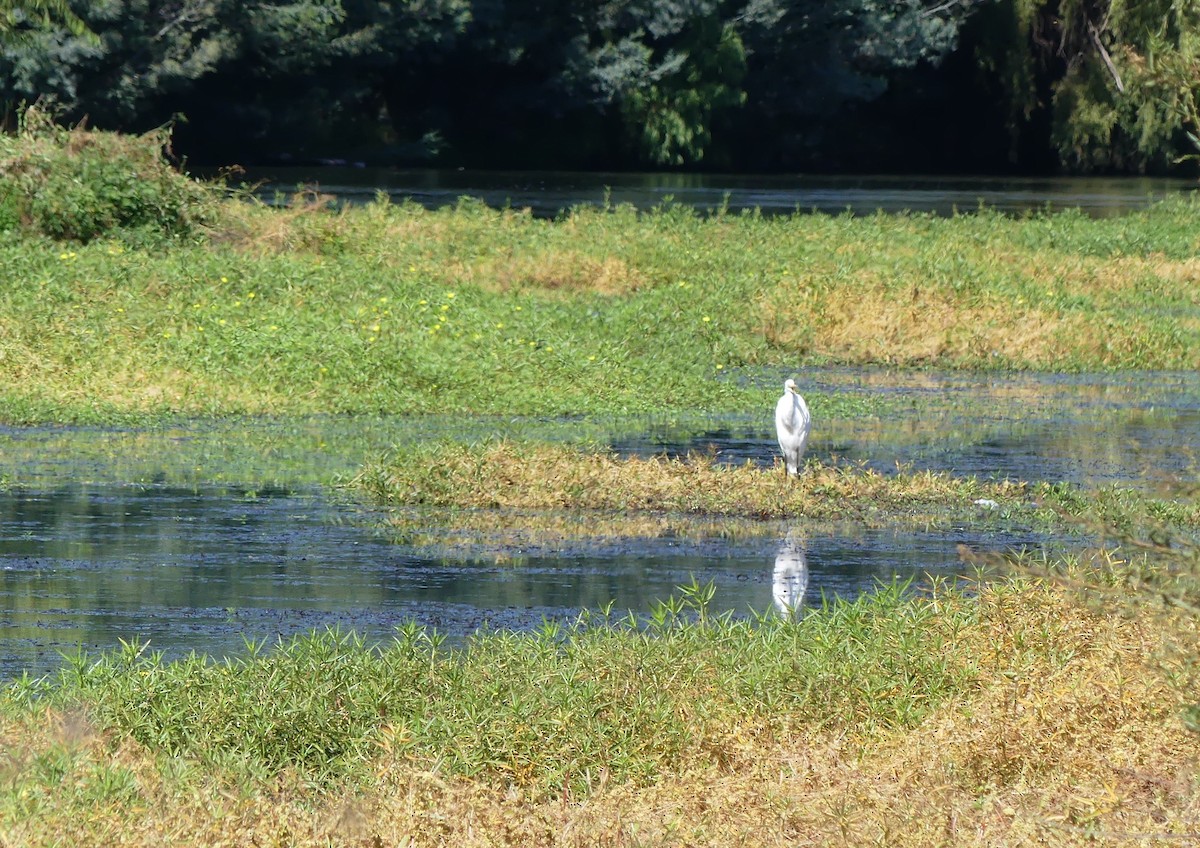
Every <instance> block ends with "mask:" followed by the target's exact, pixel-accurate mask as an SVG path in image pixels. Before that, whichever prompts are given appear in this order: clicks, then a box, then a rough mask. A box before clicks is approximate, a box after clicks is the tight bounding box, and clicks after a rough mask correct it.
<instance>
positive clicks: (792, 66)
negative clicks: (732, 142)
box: [734, 0, 976, 168]
mask: <svg viewBox="0 0 1200 848" xmlns="http://www.w3.org/2000/svg"><path fill="white" fill-rule="evenodd" d="M975 5H976V2H974V0H949V2H941V0H830V2H825V1H824V0H749V2H747V4H746V6H745V10H744V12H743V14H742V15H741V16H740V18H739V30H740V32H741V34H742V40H743V42H744V44H745V46H746V51H747V67H748V73H747V76H746V82H745V88H746V94H747V109H746V112H747V114H746V116H745V117H746V120H745V128H746V131H745V133H744V134H740V140H739V141H738V142H737V145H738V146H739V147H744V148H754V149H755V150H756V153H757V154H758V157H759V164H760V167H761V166H766V167H788V168H792V167H797V166H802V165H806V164H810V163H812V162H813V161H818V160H823V161H826V162H829V161H830V160H831V159H833V161H836V156H837V152H836V150H834V149H833V148H834V147H835V146H840V143H836V144H835V142H834V139H835V138H836V137H837V134H836V132H834V130H836V128H837V126H838V124H839V122H845V121H847V120H857V119H858V115H856V114H855V112H856V110H857V109H858V107H860V106H861V105H862V104H866V103H870V102H871V101H874V100H876V99H878V98H879V97H880V96H881V95H883V93H884V92H885V91H886V90H887V89H888V86H889V84H890V81H891V80H892V79H893V78H894V77H895V75H896V74H897V73H898V72H900V71H904V70H906V69H911V68H913V67H916V66H917V65H919V64H922V63H927V64H936V63H937V62H939V61H940V60H941V58H942V57H943V56H945V55H946V54H947V53H948V52H949V51H950V50H951V49H953V47H954V46H955V44H956V39H957V36H958V31H959V28H960V26H961V25H962V23H963V21H964V20H965V19H966V17H967V15H968V13H969V12H970V11H971V10H972V7H973V6H975ZM767 127H769V128H770V132H771V139H772V141H771V143H770V144H769V145H766V146H764V145H763V144H762V142H761V138H762V134H763V132H762V131H763V128H767ZM734 131H735V132H736V130H734Z"/></svg>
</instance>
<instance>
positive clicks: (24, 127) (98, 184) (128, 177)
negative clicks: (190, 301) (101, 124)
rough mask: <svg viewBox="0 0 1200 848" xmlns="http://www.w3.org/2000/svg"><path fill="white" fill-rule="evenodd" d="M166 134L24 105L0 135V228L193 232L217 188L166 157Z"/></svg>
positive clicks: (73, 233) (89, 234)
mask: <svg viewBox="0 0 1200 848" xmlns="http://www.w3.org/2000/svg"><path fill="white" fill-rule="evenodd" d="M170 134H171V130H170V127H169V126H167V127H160V128H159V129H156V130H152V131H150V132H148V133H145V134H144V135H124V134H121V133H112V132H103V131H97V130H89V129H87V128H85V127H83V126H76V127H73V128H64V127H61V126H58V125H57V124H55V123H54V121H53V120H52V118H51V116H50V115H49V114H48V113H46V112H45V111H43V110H41V109H39V108H37V107H36V106H33V107H30V108H29V109H28V110H26V112H25V113H24V115H23V116H22V118H21V120H20V125H19V126H18V129H17V131H16V133H14V134H12V135H6V136H0V179H2V180H3V182H2V183H0V228H5V229H12V228H14V226H19V227H22V228H26V229H28V230H31V231H33V232H36V233H39V234H41V235H46V236H49V237H51V238H55V239H61V240H70V241H79V242H88V241H91V240H92V239H95V238H97V237H100V236H102V235H106V234H112V233H113V232H114V231H120V230H127V231H141V232H142V233H149V234H154V235H161V236H167V237H178V236H191V235H194V234H196V233H198V232H200V231H201V230H202V229H203V228H204V227H205V226H206V225H207V224H209V223H211V221H212V220H213V219H214V218H215V213H216V208H217V197H218V195H217V194H216V193H215V192H214V191H213V189H212V188H211V187H209V186H206V185H204V184H202V183H199V182H197V181H196V180H193V179H191V178H190V177H188V176H187V175H186V174H184V173H181V172H179V171H177V170H176V169H175V168H174V167H172V166H171V164H170V162H168V161H167V159H166V158H165V156H164V151H166V150H167V149H168V148H169V143H170Z"/></svg>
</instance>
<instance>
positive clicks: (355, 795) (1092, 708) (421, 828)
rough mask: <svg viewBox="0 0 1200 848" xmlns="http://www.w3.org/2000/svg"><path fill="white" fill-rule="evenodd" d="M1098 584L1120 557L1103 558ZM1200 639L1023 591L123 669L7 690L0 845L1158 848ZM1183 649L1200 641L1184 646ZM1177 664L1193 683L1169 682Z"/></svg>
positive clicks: (672, 614)
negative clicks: (1002, 847) (1187, 655)
mask: <svg viewBox="0 0 1200 848" xmlns="http://www.w3.org/2000/svg"><path fill="white" fill-rule="evenodd" d="M1104 565H1105V567H1106V569H1107V570H1109V571H1110V572H1111V570H1112V569H1113V568H1114V567H1117V568H1119V567H1120V563H1119V562H1114V561H1113V560H1111V559H1109V560H1108V561H1106V562H1105V563H1104ZM1180 634H1186V635H1187V637H1188V638H1189V639H1191V640H1192V641H1191V642H1189V643H1188V644H1189V645H1191V646H1192V647H1194V645H1195V641H1194V640H1195V636H1196V632H1195V627H1194V621H1192V622H1191V623H1189V624H1184V625H1181V624H1180V620H1179V617H1178V616H1177V615H1175V614H1173V613H1170V612H1167V611H1163V610H1161V609H1160V610H1159V611H1158V612H1156V613H1154V614H1146V615H1141V616H1138V617H1126V616H1121V615H1113V614H1111V611H1109V610H1104V609H1089V608H1088V607H1087V606H1085V605H1082V604H1080V603H1078V600H1077V598H1075V597H1073V595H1072V593H1071V592H1069V591H1068V590H1066V589H1064V588H1058V587H1056V586H1055V585H1054V584H1051V583H1044V582H1038V581H1031V580H1028V579H1010V580H1003V581H1000V582H999V583H995V584H992V585H986V586H982V587H980V591H979V593H978V594H977V595H975V596H973V597H967V596H964V595H962V594H960V593H959V592H957V591H954V590H948V589H939V590H937V591H935V592H934V593H932V594H929V595H925V596H922V597H915V598H914V597H911V596H904V595H902V594H900V593H897V592H889V591H885V592H881V593H879V594H877V595H875V596H872V597H869V598H864V599H861V600H859V601H857V602H855V603H852V604H851V603H836V604H834V605H833V606H831V607H829V608H828V609H825V610H823V611H820V612H817V613H815V614H813V615H810V616H808V617H806V618H804V619H802V620H800V621H785V620H783V619H779V618H774V617H771V618H768V619H764V620H762V621H759V622H735V621H732V620H729V619H727V618H723V617H717V618H713V617H712V616H711V615H709V614H708V613H707V612H706V610H705V606H704V588H703V587H693V588H691V589H689V590H687V591H686V592H685V593H684V594H683V595H682V596H681V599H680V601H679V602H676V603H674V604H672V605H669V606H666V607H664V608H663V609H662V610H660V613H659V615H658V617H657V621H656V623H653V624H651V626H650V631H649V632H646V633H643V632H639V631H637V630H633V629H630V628H629V627H628V626H627V625H625V624H624V623H622V622H620V621H600V620H597V621H593V622H590V623H589V624H587V625H586V626H581V627H579V628H575V629H571V628H567V629H555V628H552V627H547V628H544V629H543V630H542V631H541V632H539V633H535V634H528V635H512V634H493V635H482V636H479V637H477V638H476V639H475V640H474V641H473V642H472V643H471V644H470V645H469V647H467V648H466V649H465V651H464V652H463V653H462V654H460V655H457V656H456V655H451V654H449V653H447V652H446V651H445V650H443V649H439V648H438V647H437V645H436V640H431V639H430V638H429V637H428V636H427V635H426V634H423V633H420V632H417V631H405V632H403V633H402V634H401V637H400V638H399V640H398V641H397V642H396V643H395V644H392V645H389V646H386V647H385V648H384V649H383V650H382V652H381V653H376V652H372V651H370V650H367V649H366V648H365V647H364V646H362V645H360V644H358V643H356V642H354V641H353V640H351V639H347V638H345V637H336V636H332V635H331V636H327V637H318V638H314V639H311V640H304V641H300V642H296V643H294V644H292V645H290V646H288V647H287V648H286V649H284V650H281V651H277V652H273V653H270V654H261V655H256V656H251V657H249V658H247V659H244V660H243V661H240V662H238V663H235V664H233V665H224V664H217V663H212V662H203V661H200V660H196V661H180V662H176V663H164V662H162V661H161V660H159V659H158V658H156V657H153V656H139V655H138V652H137V651H136V649H130V650H128V651H126V652H125V653H124V654H119V655H111V656H108V657H106V658H104V659H103V660H101V661H100V662H81V663H78V664H76V665H74V666H73V667H71V668H70V669H68V670H67V671H65V672H64V673H63V675H62V677H61V678H60V679H58V680H56V681H52V682H47V683H40V684H28V683H27V684H20V685H17V686H15V687H11V688H8V689H6V690H3V692H0V738H2V739H3V742H4V747H5V750H6V751H7V752H8V756H7V758H6V759H5V761H4V762H3V763H0V776H2V777H3V781H4V785H5V787H6V790H5V791H4V792H3V793H0V836H2V837H3V838H4V841H5V844H8V845H49V844H64V843H68V842H69V843H72V844H93V845H97V844H105V845H114V846H116V845H151V844H162V842H163V841H164V840H165V841H169V842H172V843H175V844H205V845H214V846H215V845H246V844H257V845H284V844H287V845H374V844H384V845H441V844H454V845H466V846H471V845H597V844H601V845H629V846H632V845H674V844H689V845H728V844H737V843H741V842H748V843H752V844H758V845H794V844H797V843H804V842H807V841H815V842H818V843H820V842H828V841H830V840H833V841H837V842H840V843H844V844H878V843H879V842H886V843H887V844H895V845H943V844H956V845H994V844H997V843H998V842H1005V843H1009V844H1034V843H1037V844H1080V845H1082V844H1093V842H1094V840H1096V839H1099V840H1101V841H1105V840H1106V839H1107V838H1117V837H1119V836H1120V835H1122V834H1131V833H1136V834H1140V835H1141V838H1142V839H1145V840H1147V843H1146V844H1157V841H1156V839H1157V838H1161V840H1162V841H1163V842H1164V843H1165V842H1170V841H1172V840H1177V839H1178V838H1180V837H1181V836H1183V835H1184V834H1190V835H1191V836H1192V837H1193V838H1194V837H1196V836H1198V835H1200V831H1197V829H1196V828H1197V824H1196V820H1195V815H1194V811H1195V809H1196V805H1197V803H1200V795H1198V791H1200V790H1198V787H1197V784H1196V782H1195V772H1194V768H1195V747H1194V745H1195V736H1194V734H1191V732H1190V731H1188V730H1187V729H1186V728H1185V726H1184V720H1183V719H1184V713H1183V708H1184V706H1185V703H1187V698H1189V697H1190V698H1192V699H1193V701H1194V699H1195V698H1196V696H1197V692H1196V691H1195V684H1194V680H1193V681H1192V682H1191V683H1189V682H1187V676H1186V675H1184V676H1183V677H1182V678H1180V677H1178V676H1177V677H1176V678H1174V679H1173V678H1171V677H1170V672H1171V669H1172V668H1176V667H1174V666H1172V665H1171V661H1170V659H1169V656H1168V655H1167V654H1164V653H1163V652H1162V646H1163V640H1164V639H1166V638H1170V639H1171V640H1173V641H1174V642H1175V643H1176V644H1178V643H1179V639H1180ZM1185 647H1186V646H1185ZM1176 670H1178V669H1177V668H1176Z"/></svg>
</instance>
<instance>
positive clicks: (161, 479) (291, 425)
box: [0, 370, 1200, 676]
mask: <svg viewBox="0 0 1200 848" xmlns="http://www.w3.org/2000/svg"><path fill="white" fill-rule="evenodd" d="M743 378H744V379H754V380H756V381H759V382H761V383H762V385H763V386H764V387H765V386H770V385H773V384H774V382H775V381H776V375H763V374H761V373H760V374H756V375H752V376H751V375H743ZM801 378H802V379H801V382H802V384H804V385H805V387H806V390H807V391H808V392H809V393H810V396H812V397H813V398H814V400H813V404H812V405H813V409H814V415H815V416H816V422H817V429H816V430H815V432H814V437H813V443H812V447H811V455H812V456H815V457H816V458H817V459H820V460H821V461H825V462H831V461H854V462H864V463H866V464H868V465H871V466H874V467H877V468H879V469H880V470H882V471H884V472H885V473H886V472H888V471H891V470H894V469H895V468H896V466H897V463H900V464H901V465H908V466H911V467H915V468H931V469H937V470H950V471H953V472H954V473H957V474H975V475H978V476H982V477H997V478H999V477H1005V476H1008V477H1019V478H1021V479H1026V480H1065V481H1069V482H1073V483H1076V484H1079V485H1083V486H1097V485H1110V484H1114V483H1119V484H1121V485H1127V486H1133V487H1138V488H1143V489H1148V490H1153V491H1155V492H1158V493H1165V494H1168V495H1169V494H1170V492H1171V490H1172V487H1175V486H1177V485H1178V484H1179V483H1180V482H1187V481H1190V482H1191V483H1193V484H1194V483H1195V482H1196V481H1197V462H1196V451H1197V450H1198V449H1200V377H1197V375H1194V374H1141V375H1134V376H1092V377H1062V376H1042V377H1037V376H1005V377H970V376H953V375H937V374H916V375H914V374H902V375H889V374H886V373H878V372H873V373H872V372H862V371H852V370H823V371H817V372H812V373H806V374H803V375H801ZM834 393H839V394H841V393H860V394H862V395H863V396H864V397H866V396H869V397H871V398H873V399H875V400H879V399H881V398H882V399H883V401H884V403H883V405H882V406H881V407H880V409H881V410H886V413H881V414H880V415H878V416H875V417H871V418H867V419H861V420H860V419H855V420H846V421H836V420H834V421H830V420H823V419H822V418H821V416H820V408H821V407H820V398H822V397H827V396H832V395H833V394H834ZM767 418H768V414H767V413H764V414H763V415H762V416H750V415H746V416H726V417H723V418H721V419H717V420H714V419H711V418H704V417H699V416H696V417H692V418H689V417H688V416H686V415H680V416H673V417H671V418H669V419H667V418H664V419H654V420H651V419H645V420H622V421H612V422H586V426H585V422H579V421H535V422H529V421H526V422H513V421H505V422H501V421H496V420H482V419H481V420H477V421H472V422H465V423H464V422H453V421H449V420H439V419H436V418H430V419H420V420H412V419H344V418H334V417H329V418H314V419H304V420H299V421H297V420H287V421H282V420H281V421H251V422H225V423H212V422H196V423H192V424H179V425H174V426H171V427H162V428H153V429H145V430H142V429H130V428H55V427H40V428H15V429H7V430H0V626H2V630H0V675H3V676H12V675H15V674H19V673H20V672H21V671H30V672H33V673H41V672H44V671H47V670H50V669H52V668H54V667H55V666H56V665H58V664H59V662H60V655H59V652H60V651H63V652H67V653H70V652H73V651H74V650H76V649H77V648H79V647H84V648H87V649H97V650H103V649H111V648H114V647H116V646H117V645H118V644H119V642H118V640H119V639H125V640H131V639H135V640H149V641H150V643H151V647H152V648H153V649H159V650H163V651H165V652H166V653H167V654H168V655H171V656H176V655H179V654H182V653H186V652H188V651H191V650H196V651H200V652H205V653H210V654H213V655H217V656H221V655H227V654H236V653H238V652H239V651H240V650H241V649H242V647H243V644H244V642H243V640H245V639H251V640H262V639H266V640H269V641H271V642H273V641H274V640H275V639H277V638H279V637H284V638H287V637H289V636H292V635H296V634H302V633H305V632H308V631H310V630H313V629H318V630H320V629H324V628H326V627H334V628H341V629H354V630H357V631H359V632H360V633H362V634H364V635H365V636H366V637H367V638H368V640H371V641H374V640H378V639H385V638H387V637H388V635H389V634H390V633H391V632H392V629H393V628H394V627H395V626H396V625H397V624H400V623H402V622H403V621H405V620H415V621H418V622H420V623H422V624H424V625H427V626H430V627H435V628H437V629H438V630H439V631H441V632H443V633H446V634H449V635H450V636H451V637H454V638H460V637H463V636H465V635H468V634H470V633H471V632H473V631H475V630H476V629H477V628H478V627H480V626H482V625H484V624H487V625H489V626H493V627H504V628H509V627H514V628H522V627H528V626H531V625H536V624H537V623H539V622H540V621H541V620H542V618H543V617H550V618H570V617H572V616H574V615H575V614H576V613H577V612H578V611H579V610H580V609H583V608H592V609H596V608H601V607H604V606H605V605H607V604H612V605H613V607H614V609H616V610H634V611H637V612H645V611H647V610H649V609H650V608H651V607H652V606H653V604H654V603H655V602H657V601H660V600H662V599H664V598H666V597H668V596H669V595H671V594H672V593H673V592H674V591H675V590H676V588H677V587H678V586H680V585H681V584H685V583H687V582H689V581H690V580H691V579H692V578H693V577H695V578H696V579H698V580H700V581H701V582H705V581H709V580H711V581H713V582H714V584H715V586H716V590H717V595H716V601H715V602H716V604H717V606H718V607H719V608H721V609H733V610H737V611H741V612H746V611H750V610H755V611H766V610H769V609H772V608H773V607H774V606H776V605H777V604H780V603H783V602H786V601H787V600H789V599H793V598H799V599H801V601H802V602H803V603H804V604H807V605H812V604H814V603H819V599H820V597H821V595H822V594H826V595H842V596H853V595H856V594H858V593H860V592H863V591H869V590H870V589H871V588H872V587H874V586H875V585H877V582H878V581H884V582H887V581H890V580H891V579H893V578H894V577H900V578H908V577H919V576H921V575H923V574H926V573H933V574H939V573H940V574H946V575H951V574H956V573H960V572H962V571H963V570H964V568H965V566H964V565H963V564H962V563H961V562H960V561H959V557H958V554H957V546H958V545H959V544H960V543H965V544H968V545H970V546H972V547H976V548H983V549H987V550H1005V549H1008V548H1014V547H1017V548H1019V547H1032V548H1038V547H1041V546H1044V545H1055V544H1057V543H1059V542H1060V541H1061V540H1050V539H1045V538H1042V537H1040V536H1039V535H1038V534H1037V533H1035V532H1033V531H1032V530H1022V529H1021V527H1020V526H1019V522H1018V523H1017V525H1010V526H1007V527H1006V529H1004V530H1003V531H997V530H996V529H995V528H994V526H992V527H991V529H988V528H989V526H990V525H989V524H988V523H987V522H986V521H985V520H981V522H980V523H979V525H978V527H975V526H974V525H972V527H969V528H968V527H962V528H955V529H953V530H950V531H945V530H942V531H936V532H935V531H930V532H894V531H883V530H863V529H861V528H847V527H831V526H805V525H803V524H800V523H789V522H777V523H771V524H769V525H762V526H760V527H759V528H758V530H757V531H756V532H751V533H726V532H722V530H721V528H720V526H719V525H716V526H714V527H712V528H710V529H709V530H708V531H706V532H703V533H659V534H656V535H654V536H651V537H638V536H625V537H620V538H610V537H604V538H598V539H595V538H594V539H589V540H584V541H580V542H577V543H575V542H572V543H563V542H561V541H559V542H552V543H547V544H537V543H530V544H529V545H516V546H510V549H509V550H508V551H507V554H508V556H505V557H501V558H498V557H496V556H489V555H482V554H481V553H480V550H479V548H478V547H477V546H474V545H471V544H461V543H460V544H452V545H440V546H439V545H429V544H422V545H415V544H411V543H404V542H398V541H397V539H396V537H395V534H394V533H393V532H390V531H389V530H388V529H387V526H386V524H385V523H384V521H383V518H384V516H383V515H381V514H380V513H378V512H376V511H375V510H374V508H373V507H371V506H370V505H366V504H363V503H361V502H358V501H357V500H356V499H355V498H354V497H353V493H352V491H350V490H345V489H337V490H332V493H331V489H330V488H329V487H328V485H327V484H328V482H329V481H330V480H333V479H335V478H336V477H338V476H339V475H343V476H344V475H349V474H352V473H353V472H354V470H355V469H356V468H357V467H358V466H359V464H360V463H361V462H362V461H363V460H364V459H367V458H369V457H371V456H373V455H376V454H377V453H378V452H380V451H382V450H384V449H386V448H388V447H389V446H391V445H395V444H400V443H404V442H406V441H411V440H418V439H425V438H430V437H439V436H450V437H453V438H478V437H480V436H483V435H494V434H496V433H503V432H506V431H507V430H508V429H511V430H512V431H513V432H515V433H517V434H519V435H535V436H538V437H544V438H558V439H573V438H576V437H577V436H578V435H579V434H580V431H581V430H584V429H586V430H587V431H588V436H589V438H592V439H595V438H596V436H597V434H603V433H607V434H609V435H608V438H607V440H608V441H609V443H610V444H612V445H613V446H614V447H615V448H616V449H617V450H619V451H621V452H631V453H646V452H667V453H680V452H686V451H687V450H706V451H713V452H715V453H716V454H717V455H718V457H720V458H721V459H722V460H724V461H728V462H737V463H740V462H746V461H749V462H755V463H761V464H764V465H765V464H769V463H770V462H772V461H773V454H774V445H773V437H772V435H771V433H770V429H769V428H770V425H769V421H768V420H767ZM435 532H436V531H435Z"/></svg>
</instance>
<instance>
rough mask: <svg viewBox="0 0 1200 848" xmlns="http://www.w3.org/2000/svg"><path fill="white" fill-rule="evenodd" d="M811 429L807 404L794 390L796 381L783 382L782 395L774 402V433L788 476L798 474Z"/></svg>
mask: <svg viewBox="0 0 1200 848" xmlns="http://www.w3.org/2000/svg"><path fill="white" fill-rule="evenodd" d="M811 429H812V418H811V416H809V414H808V404H806V403H805V402H804V398H802V397H801V396H800V392H798V391H796V381H795V380H791V379H789V380H788V381H787V382H786V383H784V384H783V397H781V398H780V399H779V402H778V403H776V404H775V434H776V435H777V436H778V437H779V449H780V450H781V451H783V461H784V463H785V464H786V466H787V473H788V476H790V477H796V476H798V475H799V474H800V460H801V459H802V458H803V457H804V446H805V445H807V444H808V432H809V430H811Z"/></svg>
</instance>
